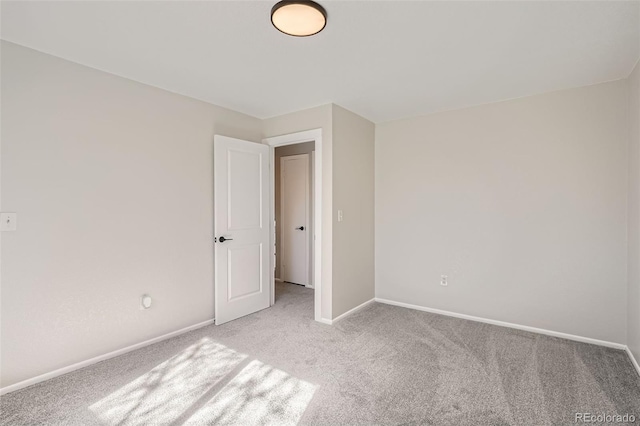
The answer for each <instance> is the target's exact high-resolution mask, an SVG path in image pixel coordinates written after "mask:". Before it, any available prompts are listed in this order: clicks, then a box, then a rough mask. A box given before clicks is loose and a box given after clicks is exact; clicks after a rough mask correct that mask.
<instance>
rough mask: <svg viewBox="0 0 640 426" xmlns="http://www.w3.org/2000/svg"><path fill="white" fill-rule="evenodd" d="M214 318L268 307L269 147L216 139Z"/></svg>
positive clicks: (230, 317)
mask: <svg viewBox="0 0 640 426" xmlns="http://www.w3.org/2000/svg"><path fill="white" fill-rule="evenodd" d="M213 151H214V190H215V194H214V210H215V214H214V216H215V238H216V242H215V318H216V324H223V323H225V322H227V321H231V320H234V319H236V318H239V317H242V316H244V315H248V314H251V313H253V312H256V311H259V310H261V309H264V308H268V307H269V301H270V279H269V147H268V146H266V145H262V144H258V143H254V142H248V141H243V140H239V139H233V138H228V137H225V136H219V135H216V136H215V137H214V149H213Z"/></svg>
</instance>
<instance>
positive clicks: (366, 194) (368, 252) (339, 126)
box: [332, 105, 375, 318]
mask: <svg viewBox="0 0 640 426" xmlns="http://www.w3.org/2000/svg"><path fill="white" fill-rule="evenodd" d="M374 133H375V127H374V124H373V123H372V122H370V121H368V120H366V119H364V118H362V117H360V116H359V115H356V114H354V113H352V112H351V111H348V110H346V109H344V108H341V107H339V106H337V105H334V106H333V182H334V186H333V211H334V214H333V304H332V306H333V308H332V309H333V318H336V317H338V316H340V315H341V314H343V313H345V312H347V311H349V310H351V309H353V308H354V307H356V306H358V305H360V304H362V303H364V302H367V301H369V300H371V299H372V298H373V297H374V295H375V290H374V238H373V233H374V202H373V198H374V187H373V185H374V175H373V170H374V159H373V155H374V142H375V139H374ZM338 210H342V212H343V221H342V222H338V218H337V214H336V212H337V211H338Z"/></svg>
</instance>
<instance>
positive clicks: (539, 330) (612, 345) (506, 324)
mask: <svg viewBox="0 0 640 426" xmlns="http://www.w3.org/2000/svg"><path fill="white" fill-rule="evenodd" d="M375 301H376V302H379V303H385V304H387V305H394V306H400V307H403V308H409V309H416V310H418V311H425V312H431V313H433V314H440V315H446V316H449V317H455V318H462V319H466V320H470V321H476V322H483V323H486V324H493V325H499V326H501V327H508V328H515V329H517V330H524V331H530V332H532V333H538V334H545V335H547V336H553V337H560V338H562V339H568V340H575V341H576V342H583V343H591V344H592V345H598V346H606V347H608V348H614V349H622V350H626V349H627V346H626V345H624V344H622V343H614V342H607V341H606V340H598V339H592V338H590V337H582V336H576V335H573V334H567V333H561V332H559V331H551V330H545V329H543V328H536V327H529V326H527V325H520V324H513V323H510V322H504V321H498V320H492V319H487V318H481V317H474V316H472V315H465V314H458V313H456V312H449V311H443V310H440V309H433V308H427V307H424V306H418V305H411V304H409V303H403V302H396V301H394V300H387V299H380V298H376V299H375Z"/></svg>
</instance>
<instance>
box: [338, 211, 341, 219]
mask: <svg viewBox="0 0 640 426" xmlns="http://www.w3.org/2000/svg"><path fill="white" fill-rule="evenodd" d="M338 222H342V210H338Z"/></svg>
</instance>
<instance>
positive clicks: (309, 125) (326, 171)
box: [263, 105, 333, 319]
mask: <svg viewBox="0 0 640 426" xmlns="http://www.w3.org/2000/svg"><path fill="white" fill-rule="evenodd" d="M332 111H333V106H332V105H323V106H319V107H315V108H310V109H306V110H303V111H298V112H294V113H291V114H286V115H281V116H278V117H273V118H269V119H266V120H264V121H263V135H264V137H265V138H268V137H272V136H280V135H287V134H290V133H297V132H302V131H305V130H312V129H322V291H321V293H322V303H321V305H322V312H321V313H320V315H321V316H322V318H323V319H331V318H333V317H332V315H331V294H332V293H331V291H332V284H331V280H332V270H333V265H332V250H333V248H332V247H333V243H332V239H333V231H332V228H333V222H332V220H331V219H332V216H333V215H332V211H333V210H332V209H333V208H332V205H333V203H332V201H333V198H332V197H333V196H332V194H333V165H332V160H333V157H332V155H333V154H332V146H333V132H332V126H333V119H332Z"/></svg>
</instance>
